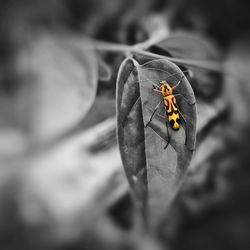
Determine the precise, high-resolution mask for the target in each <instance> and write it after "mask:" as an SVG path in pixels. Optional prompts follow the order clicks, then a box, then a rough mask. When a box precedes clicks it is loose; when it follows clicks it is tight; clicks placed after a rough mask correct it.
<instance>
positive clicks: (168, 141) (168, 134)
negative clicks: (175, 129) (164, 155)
mask: <svg viewBox="0 0 250 250" xmlns="http://www.w3.org/2000/svg"><path fill="white" fill-rule="evenodd" d="M165 110H166V112H167V109H166V107H165ZM166 127H167V136H168V140H167V144H166V146H165V147H164V149H166V148H167V147H168V144H169V143H170V139H171V137H170V133H169V129H168V121H166Z"/></svg>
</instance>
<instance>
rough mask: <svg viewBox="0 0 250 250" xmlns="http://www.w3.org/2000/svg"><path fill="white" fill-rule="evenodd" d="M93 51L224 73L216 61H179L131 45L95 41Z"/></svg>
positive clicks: (178, 59) (179, 59) (220, 64)
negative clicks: (129, 55) (152, 59)
mask: <svg viewBox="0 0 250 250" xmlns="http://www.w3.org/2000/svg"><path fill="white" fill-rule="evenodd" d="M94 49H95V50H98V51H109V52H124V54H128V53H135V54H138V55H141V56H145V57H149V58H154V59H166V60H168V61H170V62H173V63H175V64H177V65H183V66H191V67H196V68H199V69H203V70H209V71H214V72H224V67H223V64H222V63H220V62H218V61H207V60H187V59H181V58H173V57H168V56H163V55H159V54H155V53H152V52H148V51H144V50H141V49H138V48H137V47H136V45H135V46H131V45H124V44H116V43H108V42H99V41H96V42H94Z"/></svg>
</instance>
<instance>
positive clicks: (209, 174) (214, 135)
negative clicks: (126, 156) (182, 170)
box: [0, 0, 250, 250]
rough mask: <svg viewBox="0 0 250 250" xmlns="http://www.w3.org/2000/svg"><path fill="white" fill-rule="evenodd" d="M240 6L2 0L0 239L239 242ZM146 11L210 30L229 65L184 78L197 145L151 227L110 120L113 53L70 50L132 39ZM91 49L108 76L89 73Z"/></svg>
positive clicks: (245, 51)
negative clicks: (188, 81) (193, 102)
mask: <svg viewBox="0 0 250 250" xmlns="http://www.w3.org/2000/svg"><path fill="white" fill-rule="evenodd" d="M249 9H250V3H249V1H246V0H237V1H236V0H227V1H226V0H219V1H214V0H211V1H199V0H178V1H175V0H172V1H171V0H166V1H165V0H154V1H153V0H109V1H107V0H61V1H59V0H22V1H18V0H2V1H1V2H0V34H1V36H0V115H1V119H0V141H1V142H0V157H1V168H0V200H1V203H0V204H1V205H0V232H1V234H0V248H1V249H8V250H12V249H13V250H15V249H20V248H24V249H32V250H35V249H43V250H45V249H62V250H64V249H65V250H66V249H67V250H70V249H72V250H73V249H88V250H90V249H91V250H92V249H93V250H94V249H101V250H105V249H109V250H111V249H143V250H146V249H178V250H180V249H192V250H195V249H203V250H206V249H211V248H213V249H227V250H228V249H249V247H250V240H249V231H250V219H249V218H250V210H249V205H250V202H249V192H250V187H249V176H250V172H249V167H248V166H249V162H250V159H249V134H250V131H249V120H250V116H249V114H248V113H249V112H248V107H249V100H250V99H249V96H250V88H249V79H250V74H249V67H250V56H249V51H250V48H249V32H250V20H249V19H250V16H249V13H248V12H249ZM152 15H160V16H162V17H164V18H162V19H161V20H165V22H166V27H169V30H170V31H171V32H173V31H178V30H184V31H185V32H187V33H189V32H190V33H192V34H196V35H197V36H202V37H206V38H207V39H208V40H209V41H212V42H213V43H214V44H215V46H216V47H217V48H218V58H219V59H220V60H222V62H223V64H224V67H225V69H226V71H227V73H228V74H226V75H222V76H221V75H220V76H219V77H218V76H217V75H216V76H214V75H212V76H211V75H210V74H209V73H200V74H201V75H200V78H198V79H196V82H197V83H196V85H195V84H194V85H193V88H194V90H195V94H196V98H198V99H200V100H202V101H203V106H204V107H205V108H204V107H203V106H202V108H201V110H203V112H201V113H198V120H199V119H200V120H201V121H202V122H203V125H204V126H203V128H204V129H203V130H202V132H201V133H200V134H199V137H198V142H199V147H198V148H197V152H196V156H195V158H194V161H193V163H192V164H191V166H190V170H189V172H188V174H187V179H186V181H185V182H184V184H183V186H182V188H181V190H180V192H179V193H178V195H177V197H176V198H175V200H174V202H173V204H172V206H171V208H170V209H169V211H166V216H164V218H163V219H162V223H161V224H160V225H158V229H157V232H154V233H149V232H147V231H146V230H144V229H145V228H143V227H142V226H141V221H140V218H139V217H140V215H138V211H136V210H135V208H134V201H133V196H131V194H130V192H129V188H128V185H127V180H126V178H125V177H124V173H123V169H122V164H121V161H120V157H119V152H118V149H117V145H116V138H115V127H116V124H115V123H114V121H113V120H112V117H113V116H114V115H115V91H116V90H115V82H116V77H117V72H118V68H119V66H120V63H121V62H122V60H123V59H124V55H122V54H119V53H116V54H113V53H108V52H101V53H99V54H98V55H96V54H95V53H92V52H93V51H92V52H86V51H84V49H82V48H84V47H86V46H90V45H91V40H89V39H90V38H91V39H98V40H104V41H109V42H115V43H121V44H137V43H140V42H143V41H145V40H146V39H147V38H148V36H149V34H148V30H147V27H145V22H146V21H145V20H147V19H149V18H150V16H152ZM184 42H185V41H184ZM151 49H152V50H154V48H151ZM158 52H159V50H158ZM161 52H162V51H161ZM187 54H188V53H187ZM100 60H103V61H105V62H106V63H107V65H108V66H109V67H110V69H111V79H110V80H109V81H102V80H99V81H98V82H97V79H98V73H97V72H98V66H97V65H98V61H100ZM99 64H100V63H99ZM231 74H232V75H233V76H232V75H231ZM99 79H103V78H102V77H100V76H99ZM211 79H212V80H211ZM199 82H200V84H199ZM72 83H74V84H72ZM82 83H83V85H82ZM218 85H219V87H218ZM217 87H218V88H217ZM217 90H218V91H217ZM96 93H97V96H96ZM211 93H212V94H211ZM214 95H216V100H219V101H220V100H221V101H222V103H223V104H225V103H226V105H225V106H223V105H222V106H223V108H222V109H221V102H214ZM86 100H87V101H86ZM110 117H111V118H110Z"/></svg>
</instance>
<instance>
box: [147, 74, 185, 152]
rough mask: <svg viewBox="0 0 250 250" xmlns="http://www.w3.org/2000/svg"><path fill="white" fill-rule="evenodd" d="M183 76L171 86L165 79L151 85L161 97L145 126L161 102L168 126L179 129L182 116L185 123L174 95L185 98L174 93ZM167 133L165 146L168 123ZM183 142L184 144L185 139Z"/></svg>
mask: <svg viewBox="0 0 250 250" xmlns="http://www.w3.org/2000/svg"><path fill="white" fill-rule="evenodd" d="M183 78H184V75H183V76H182V77H181V79H180V80H179V81H178V83H177V84H176V85H174V86H172V87H171V86H170V84H168V83H167V81H166V80H164V81H160V82H159V86H155V85H153V91H155V92H157V93H160V94H161V95H162V97H163V99H162V100H161V101H160V102H159V103H158V104H157V106H156V107H155V109H154V111H153V113H152V115H151V117H150V119H149V121H148V123H147V124H146V127H147V126H148V125H149V124H150V122H151V121H152V118H153V116H154V114H155V112H156V111H157V109H158V108H159V106H160V104H161V103H162V102H164V107H165V110H166V115H167V122H168V123H169V124H170V127H171V128H172V129H173V130H174V131H178V130H179V128H180V123H181V118H182V120H183V122H184V123H185V124H186V119H185V117H184V116H183V115H182V113H181V111H180V110H179V108H178V106H177V101H176V96H182V97H183V98H184V99H185V100H186V98H185V97H184V96H183V95H181V94H175V93H174V90H175V89H176V88H177V87H178V85H179V84H180V83H181V81H182V79H183ZM186 102H187V103H189V102H188V101H187V100H186ZM185 130H186V126H185ZM167 133H168V141H167V145H166V146H165V148H166V147H167V146H168V144H169V141H170V135H169V131H168V125H167ZM186 138H187V130H186ZM185 144H186V140H185Z"/></svg>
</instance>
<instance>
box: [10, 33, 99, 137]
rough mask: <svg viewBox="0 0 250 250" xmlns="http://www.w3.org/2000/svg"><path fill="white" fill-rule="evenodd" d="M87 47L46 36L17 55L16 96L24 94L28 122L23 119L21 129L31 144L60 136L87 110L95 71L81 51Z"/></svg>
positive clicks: (93, 58) (93, 60) (81, 40)
mask: <svg viewBox="0 0 250 250" xmlns="http://www.w3.org/2000/svg"><path fill="white" fill-rule="evenodd" d="M87 43H88V41H86V40H84V38H83V37H77V36H71V37H69V38H66V37H64V36H63V35H58V34H54V35H51V34H49V33H47V34H43V35H40V36H38V37H37V38H36V39H34V40H33V41H30V43H29V44H28V46H27V47H25V48H22V50H21V51H20V53H19V55H18V58H17V63H16V65H15V67H16V71H17V72H18V75H19V76H20V79H23V81H22V82H21V83H20V92H19V93H18V94H20V95H21V94H22V93H23V92H24V91H26V92H24V93H25V94H27V95H28V96H29V98H26V99H25V101H26V102H27V103H26V104H25V103H24V105H27V106H28V111H27V112H26V113H27V116H28V117H29V118H30V119H27V117H26V118H24V120H25V121H26V122H28V124H24V126H25V129H26V130H28V131H29V132H30V135H31V138H33V140H36V141H43V140H47V139H48V138H54V137H56V136H58V135H60V134H62V133H64V132H65V131H66V130H67V129H69V128H71V127H72V126H74V125H75V124H76V123H77V122H78V121H80V120H81V119H82V118H83V117H84V116H85V114H86V113H87V112H88V110H89V109H90V107H91V105H92V103H93V101H94V98H95V95H96V88H97V72H98V69H97V61H96V56H95V54H94V52H92V51H91V50H88V51H86V50H83V47H84V46H85V45H86V44H87ZM84 44H85V45H84ZM17 100H18V98H17Z"/></svg>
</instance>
